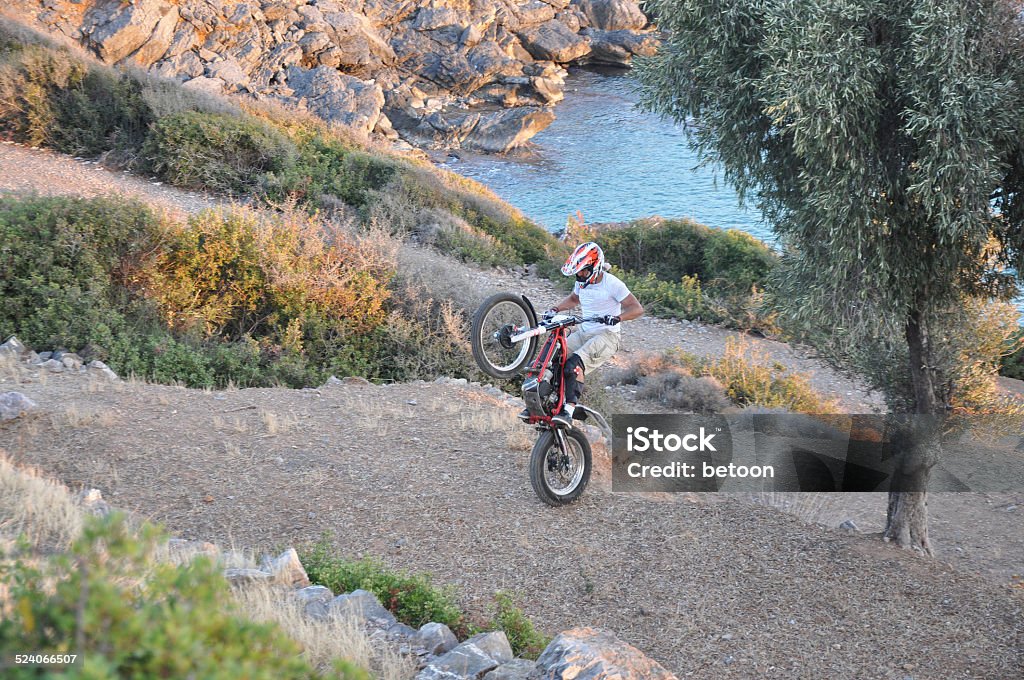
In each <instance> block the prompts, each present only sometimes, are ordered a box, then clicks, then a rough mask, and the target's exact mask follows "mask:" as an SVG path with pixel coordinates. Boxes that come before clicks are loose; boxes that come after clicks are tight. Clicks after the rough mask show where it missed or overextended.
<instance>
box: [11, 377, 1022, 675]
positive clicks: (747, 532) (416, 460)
mask: <svg viewBox="0 0 1024 680" xmlns="http://www.w3.org/2000/svg"><path fill="white" fill-rule="evenodd" d="M10 375H11V374H10V373H9V372H7V373H5V376H6V384H5V385H3V386H0V389H10V388H11V387H12V385H11V382H12V381H11V377H10ZM25 380H27V381H23V382H22V383H21V384H20V385H18V389H20V390H21V391H23V392H25V393H26V394H27V395H28V396H29V397H30V398H32V399H34V400H36V401H37V402H38V403H39V404H41V405H42V407H43V409H44V411H43V413H42V414H40V415H38V416H36V417H34V418H31V419H22V420H20V421H15V422H14V423H12V424H8V425H4V426H3V427H0V449H3V450H6V452H7V454H8V455H9V456H11V457H12V458H14V459H15V460H16V461H19V462H25V463H32V464H35V465H39V466H41V467H42V468H43V469H45V470H47V471H49V472H50V473H52V474H54V475H56V476H57V477H58V478H60V479H62V480H64V481H65V482H67V483H69V484H70V485H71V486H72V487H73V488H77V487H79V486H82V485H85V486H95V487H97V488H99V489H101V490H102V492H103V494H104V496H105V497H107V498H109V499H110V500H111V501H112V502H113V503H114V504H116V505H118V506H121V507H124V508H127V509H130V510H132V511H135V512H138V513H141V514H143V515H147V516H149V517H152V518H154V519H157V520H160V521H162V522H165V523H166V524H167V526H168V527H169V528H170V529H171V531H173V532H175V533H177V534H179V535H183V536H186V537H190V538H202V539H209V540H214V541H217V542H220V543H222V544H225V545H235V546H239V547H247V548H252V549H256V550H261V549H262V550H269V549H271V548H280V547H281V546H286V545H299V544H302V543H306V542H309V541H314V540H316V539H318V538H319V537H320V536H321V534H322V533H323V532H324V531H330V532H333V543H334V544H335V546H336V548H337V550H338V552H339V554H343V555H349V556H357V555H372V556H377V557H382V558H384V559H385V560H386V561H387V562H388V563H389V564H391V565H393V566H396V567H401V568H407V569H413V570H417V571H427V572H431V573H433V574H434V575H435V577H436V579H437V580H438V581H439V582H441V583H449V584H454V585H456V586H458V588H459V591H460V593H461V599H462V601H463V603H464V605H466V606H467V607H468V608H469V609H470V610H471V611H473V612H478V613H479V612H482V611H484V610H485V608H486V606H487V604H488V603H489V602H490V598H491V596H492V595H493V593H494V592H495V591H497V590H508V591H512V592H513V593H515V598H516V600H517V602H518V603H519V604H520V605H521V606H522V607H523V608H524V610H525V611H526V612H527V614H529V615H530V616H531V617H533V618H534V619H535V620H536V621H537V622H538V623H539V624H540V626H541V627H542V629H543V630H545V631H546V632H548V633H555V632H558V631H560V630H564V629H566V628H569V627H572V626H577V625H597V626H602V627H606V628H609V629H611V630H614V631H616V632H617V633H618V634H619V635H620V636H621V637H623V638H624V639H626V640H628V641H629V642H631V643H632V644H635V645H637V646H638V647H639V648H641V649H642V650H643V651H645V652H646V653H648V654H650V655H651V656H653V657H654V658H656V659H657V660H659V661H660V662H662V663H663V664H665V665H666V666H667V667H668V668H670V669H671V670H673V671H674V672H676V673H678V674H679V676H680V677H692V678H705V679H709V680H710V679H715V680H717V679H721V678H724V679H729V678H764V677H778V678H815V679H818V678H832V679H844V678H849V679H851V680H852V679H858V680H861V679H869V678H885V679H892V680H906V679H907V678H913V680H925V679H935V680H949V679H953V678H992V679H1006V680H1008V679H1010V678H1018V677H1021V676H1022V674H1024V598H1022V597H1021V595H1022V592H1021V591H1020V590H1019V589H1014V588H1011V587H1008V586H1007V585H1005V584H996V583H993V582H992V581H989V580H987V579H983V578H981V577H978V576H974V575H971V574H965V573H963V572H961V571H958V570H956V569H954V568H953V567H951V566H949V565H947V564H944V563H943V562H941V561H938V560H922V559H919V558H915V557H913V556H912V555H910V554H908V553H905V552H903V551H900V550H898V549H895V548H892V547H890V546H887V545H884V544H882V543H881V542H879V541H878V540H877V539H875V538H868V537H863V536H855V535H846V534H843V533H840V532H838V531H835V530H829V529H826V528H824V527H820V526H816V525H807V524H804V523H802V522H801V521H799V520H798V519H797V518H795V517H793V516H790V515H786V514H784V513H781V512H778V511H777V510H775V509H773V508H768V507H763V506H757V505H751V504H747V503H743V502H740V501H739V500H738V499H733V498H719V499H718V502H694V499H692V498H689V497H683V496H673V497H664V496H662V497H658V496H653V495H652V496H640V495H633V494H611V493H609V491H608V486H609V485H608V478H607V469H608V468H607V466H608V456H607V452H605V451H603V449H600V448H598V449H596V450H595V455H596V456H597V460H598V472H599V475H598V476H597V477H596V478H595V480H594V482H592V485H591V487H590V489H588V491H587V493H586V494H585V495H584V497H583V499H582V501H581V502H580V503H578V504H576V505H574V506H571V507H568V508H562V509H552V508H549V507H547V506H545V505H543V504H541V503H540V501H538V500H537V498H536V497H535V496H534V495H533V491H532V490H531V488H530V484H529V480H528V474H527V469H526V463H527V460H528V457H529V451H528V449H529V447H530V445H531V443H532V442H531V438H530V435H531V433H530V432H529V431H528V430H527V429H526V428H523V427H522V426H521V425H520V424H519V423H518V422H517V421H516V419H515V415H514V414H515V411H516V408H515V407H513V406H510V405H509V404H507V403H506V402H505V401H504V399H499V398H496V397H494V396H492V395H490V394H488V393H487V392H486V391H484V390H482V389H479V388H473V387H471V386H466V387H459V386H455V385H450V384H445V385H436V384H423V383H410V384H399V385H390V386H383V387H378V386H372V385H365V386H359V385H345V386H340V387H330V388H324V389H320V390H282V389H250V390H239V391H227V392H204V391H199V390H184V389H179V388H173V387H165V386H157V385H137V384H119V385H109V384H104V383H99V382H93V381H90V379H89V378H87V377H86V376H76V375H61V376H45V375H40V376H36V377H35V378H32V377H30V376H29V377H26V378H25ZM183 432H187V433H188V436H187V437H182V436H180V435H181V433H183ZM1018 533H1019V532H1018ZM937 539H939V537H937ZM939 540H941V539H939Z"/></svg>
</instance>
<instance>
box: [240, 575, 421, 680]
mask: <svg viewBox="0 0 1024 680" xmlns="http://www.w3.org/2000/svg"><path fill="white" fill-rule="evenodd" d="M234 597H235V599H236V600H237V601H238V603H239V604H240V605H241V609H242V610H243V611H244V612H245V614H246V616H248V617H249V618H251V619H253V620H254V621H259V622H274V623H276V624H277V625H279V626H280V627H281V629H282V630H283V631H284V632H285V633H286V634H287V635H288V636H289V637H290V638H292V639H293V640H295V641H296V642H298V643H299V645H300V646H301V647H302V650H303V656H304V657H305V658H306V660H307V661H308V662H309V663H310V665H312V666H314V667H316V668H318V669H321V670H326V669H329V668H330V664H331V661H332V660H333V659H347V660H348V661H350V662H352V663H355V664H356V665H358V666H361V667H362V668H365V669H366V670H367V671H370V672H371V674H372V675H373V676H374V677H377V678H382V679H383V680H405V679H406V678H411V677H413V676H414V675H415V666H414V664H413V663H412V661H411V660H408V659H405V658H403V657H401V656H399V655H398V654H397V653H396V652H395V651H394V650H393V649H391V647H390V646H388V645H381V646H380V647H379V648H375V647H374V645H373V644H372V643H371V642H370V640H369V638H368V637H367V635H366V633H365V632H363V629H362V627H361V626H360V624H359V622H358V621H356V620H355V619H344V618H331V619H328V620H327V621H314V620H311V619H309V618H307V617H306V616H305V615H304V614H303V611H302V602H301V601H300V600H299V599H298V598H296V597H294V596H293V595H292V594H291V593H290V592H289V590H288V589H287V588H281V587H275V586H272V585H269V584H253V585H251V586H247V587H246V588H239V589H236V590H235V591H234Z"/></svg>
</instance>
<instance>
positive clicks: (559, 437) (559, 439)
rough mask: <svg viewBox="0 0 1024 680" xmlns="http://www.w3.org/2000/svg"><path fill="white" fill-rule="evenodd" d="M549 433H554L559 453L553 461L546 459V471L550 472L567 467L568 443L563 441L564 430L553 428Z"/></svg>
mask: <svg viewBox="0 0 1024 680" xmlns="http://www.w3.org/2000/svg"><path fill="white" fill-rule="evenodd" d="M551 431H552V432H554V433H555V443H556V444H557V445H558V451H559V453H561V455H560V456H558V457H557V458H556V459H555V460H552V459H551V458H550V457H549V458H548V470H551V471H552V472H553V471H554V470H556V469H557V468H558V467H563V468H564V467H567V466H568V465H569V442H567V441H566V439H565V430H564V429H562V428H560V427H553V428H551Z"/></svg>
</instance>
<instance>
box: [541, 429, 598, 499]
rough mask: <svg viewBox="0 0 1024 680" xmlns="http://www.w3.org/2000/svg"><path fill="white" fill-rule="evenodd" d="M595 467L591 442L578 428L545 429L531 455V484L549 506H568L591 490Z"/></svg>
mask: <svg viewBox="0 0 1024 680" xmlns="http://www.w3.org/2000/svg"><path fill="white" fill-rule="evenodd" d="M559 439H562V440H563V442H564V444H561V443H560V442H559ZM591 467H592V461H591V454H590V442H589V441H587V437H586V435H584V434H583V432H581V431H580V430H578V429H577V428H575V427H574V428H572V429H571V430H559V431H556V430H553V429H552V430H545V431H544V432H543V433H542V434H541V435H540V437H538V439H537V443H536V444H534V446H533V453H531V454H530V484H531V485H533V490H534V492H535V493H536V494H537V496H538V498H540V499H541V500H542V501H544V502H545V503H547V504H548V505H553V506H556V507H557V506H560V505H568V504H569V503H572V502H573V501H576V500H578V499H579V497H580V496H581V495H582V494H583V491H584V490H585V489H586V488H587V483H589V482H590V471H591Z"/></svg>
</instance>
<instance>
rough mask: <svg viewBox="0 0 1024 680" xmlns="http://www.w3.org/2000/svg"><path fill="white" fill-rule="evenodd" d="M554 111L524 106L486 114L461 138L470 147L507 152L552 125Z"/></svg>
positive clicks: (463, 143)
mask: <svg viewBox="0 0 1024 680" xmlns="http://www.w3.org/2000/svg"><path fill="white" fill-rule="evenodd" d="M554 120H555V114H554V113H552V112H551V111H550V110H549V109H545V108H540V107H534V106H523V107H519V108H515V109H507V110H504V111H498V112H495V113H493V114H488V115H483V116H481V117H480V122H479V123H477V125H476V127H474V128H473V130H472V132H471V133H470V134H469V135H467V136H466V138H465V139H463V141H462V146H463V147H464V148H467V149H475V150H478V151H486V152H489V153H504V152H505V151H508V150H509V149H514V148H515V147H517V146H522V145H523V144H525V143H526V141H527V140H529V139H530V138H531V137H533V136H534V135H535V134H537V133H538V132H540V131H541V130H543V129H544V128H546V127H547V126H548V125H551V123H552V121H554Z"/></svg>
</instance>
